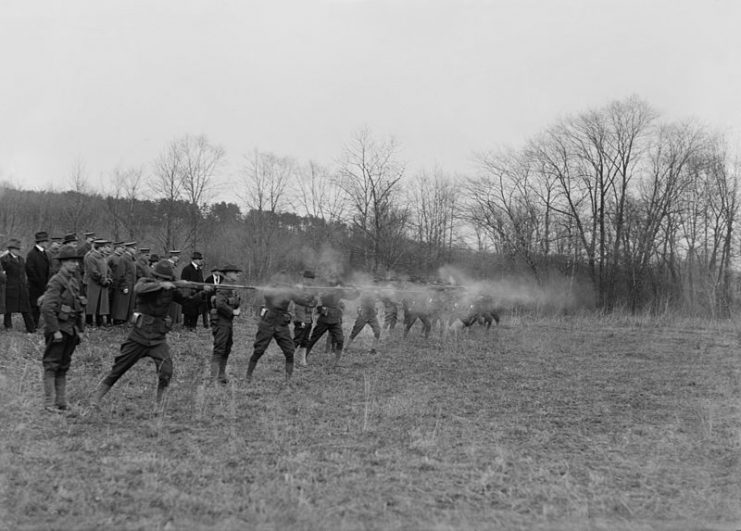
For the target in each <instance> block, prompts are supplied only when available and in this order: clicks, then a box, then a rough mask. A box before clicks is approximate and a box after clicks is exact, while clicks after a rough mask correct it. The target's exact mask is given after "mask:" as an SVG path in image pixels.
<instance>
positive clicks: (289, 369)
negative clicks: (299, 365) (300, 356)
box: [286, 361, 293, 383]
mask: <svg viewBox="0 0 741 531" xmlns="http://www.w3.org/2000/svg"><path fill="white" fill-rule="evenodd" d="M292 375H293V362H292V361H287V362H286V383H288V382H290V381H291V376H292Z"/></svg>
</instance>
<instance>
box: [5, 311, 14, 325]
mask: <svg viewBox="0 0 741 531" xmlns="http://www.w3.org/2000/svg"><path fill="white" fill-rule="evenodd" d="M3 325H4V326H5V328H13V314H12V313H10V312H5V313H4V314H3Z"/></svg>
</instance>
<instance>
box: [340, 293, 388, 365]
mask: <svg viewBox="0 0 741 531" xmlns="http://www.w3.org/2000/svg"><path fill="white" fill-rule="evenodd" d="M377 314H378V310H377V309H376V295H375V294H374V293H364V294H363V295H362V296H361V297H360V305H359V306H358V316H357V317H356V318H355V323H354V324H353V327H352V331H350V340H349V341H348V342H347V346H348V347H349V346H350V343H352V342H353V340H354V339H355V338H356V337H357V335H358V334H359V333H360V331H361V330H363V328H365V327H366V325H367V326H370V327H371V330H373V347H371V353H374V352H375V351H376V347H377V346H378V340H379V339H381V326H380V325H379V324H378V317H377Z"/></svg>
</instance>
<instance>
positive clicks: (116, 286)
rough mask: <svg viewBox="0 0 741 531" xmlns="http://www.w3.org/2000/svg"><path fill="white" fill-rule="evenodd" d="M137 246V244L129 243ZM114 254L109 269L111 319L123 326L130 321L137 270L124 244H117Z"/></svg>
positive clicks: (109, 261) (110, 257) (109, 260)
mask: <svg viewBox="0 0 741 531" xmlns="http://www.w3.org/2000/svg"><path fill="white" fill-rule="evenodd" d="M129 243H131V244H133V245H136V242H129ZM114 245H115V248H114V252H113V254H112V255H111V256H109V257H108V261H107V263H108V267H109V268H110V270H111V280H112V281H113V282H112V284H111V319H112V321H113V324H123V323H125V322H126V321H128V320H129V317H130V315H131V314H130V311H131V307H132V306H133V303H132V301H131V299H132V298H133V295H134V284H136V268H135V266H134V261H133V260H132V259H131V255H130V254H129V253H128V252H127V251H126V249H127V245H128V244H126V243H124V242H116V243H115V244H114Z"/></svg>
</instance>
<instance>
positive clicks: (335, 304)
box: [306, 280, 360, 365]
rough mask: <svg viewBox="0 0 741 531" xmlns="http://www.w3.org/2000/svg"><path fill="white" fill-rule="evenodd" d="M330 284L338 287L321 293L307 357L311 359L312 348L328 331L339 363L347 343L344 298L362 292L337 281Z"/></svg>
mask: <svg viewBox="0 0 741 531" xmlns="http://www.w3.org/2000/svg"><path fill="white" fill-rule="evenodd" d="M329 284H334V285H335V286H336V287H332V288H329V289H327V290H326V291H324V292H323V293H321V294H320V295H319V305H318V306H317V311H318V315H319V317H317V320H316V324H315V325H314V330H313V331H312V332H311V337H310V338H309V343H308V344H307V345H306V359H307V360H308V359H309V355H310V354H311V349H312V348H313V347H314V345H315V344H316V342H317V341H319V340H320V339H321V337H322V336H323V335H324V334H325V333H326V332H328V333H329V336H330V337H331V338H332V342H333V343H334V348H335V351H334V355H335V365H337V364H338V363H339V362H340V358H341V357H342V349H343V347H344V344H345V335H344V333H343V331H342V311H343V310H342V309H343V307H344V305H343V303H342V299H355V298H357V297H358V296H359V295H360V293H359V292H358V291H357V290H354V289H353V290H351V289H345V288H342V287H341V286H340V283H339V282H337V281H332V280H330V282H329Z"/></svg>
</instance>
